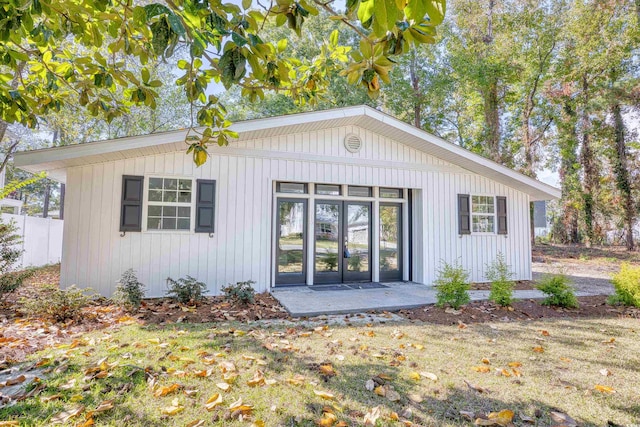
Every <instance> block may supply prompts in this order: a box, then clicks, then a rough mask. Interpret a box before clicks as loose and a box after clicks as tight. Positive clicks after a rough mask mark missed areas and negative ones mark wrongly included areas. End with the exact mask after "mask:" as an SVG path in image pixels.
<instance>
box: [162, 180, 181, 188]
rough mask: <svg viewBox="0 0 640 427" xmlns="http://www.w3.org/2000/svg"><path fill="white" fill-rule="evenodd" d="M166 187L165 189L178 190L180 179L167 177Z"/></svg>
mask: <svg viewBox="0 0 640 427" xmlns="http://www.w3.org/2000/svg"><path fill="white" fill-rule="evenodd" d="M164 189H165V190H177V189H178V180H177V179H173V178H165V179H164Z"/></svg>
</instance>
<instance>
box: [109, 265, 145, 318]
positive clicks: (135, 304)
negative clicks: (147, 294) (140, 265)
mask: <svg viewBox="0 0 640 427" xmlns="http://www.w3.org/2000/svg"><path fill="white" fill-rule="evenodd" d="M144 291H145V287H144V285H143V284H142V283H140V281H139V280H138V277H136V272H135V271H134V270H133V269H132V268H130V269H128V270H127V271H125V272H124V273H122V277H120V280H119V281H118V282H117V286H116V291H115V292H114V294H113V298H112V300H113V302H115V303H116V304H118V305H121V306H122V307H124V308H125V309H127V310H129V311H135V310H137V309H138V308H140V304H141V303H142V298H144Z"/></svg>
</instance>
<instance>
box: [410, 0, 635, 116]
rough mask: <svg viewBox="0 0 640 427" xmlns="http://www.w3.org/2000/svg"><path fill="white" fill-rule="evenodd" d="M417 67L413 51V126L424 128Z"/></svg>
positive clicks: (411, 64)
mask: <svg viewBox="0 0 640 427" xmlns="http://www.w3.org/2000/svg"><path fill="white" fill-rule="evenodd" d="M639 1H640V0H639ZM417 66H418V64H417V58H416V51H415V50H413V49H412V50H411V61H410V62H409V74H410V78H411V86H412V88H413V125H414V126H415V127H417V128H422V94H421V93H420V77H418V70H417Z"/></svg>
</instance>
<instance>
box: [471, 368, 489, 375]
mask: <svg viewBox="0 0 640 427" xmlns="http://www.w3.org/2000/svg"><path fill="white" fill-rule="evenodd" d="M471 369H473V370H474V371H476V372H481V373H483V374H486V373H487V372H491V368H490V367H488V366H472V367H471Z"/></svg>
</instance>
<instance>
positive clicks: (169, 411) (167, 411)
mask: <svg viewBox="0 0 640 427" xmlns="http://www.w3.org/2000/svg"><path fill="white" fill-rule="evenodd" d="M182 411H184V406H182V405H181V404H180V402H179V401H178V399H177V398H175V399H173V401H171V406H166V407H164V408H162V409H161V410H160V412H162V413H163V414H164V415H176V414H179V413H180V412H182Z"/></svg>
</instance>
